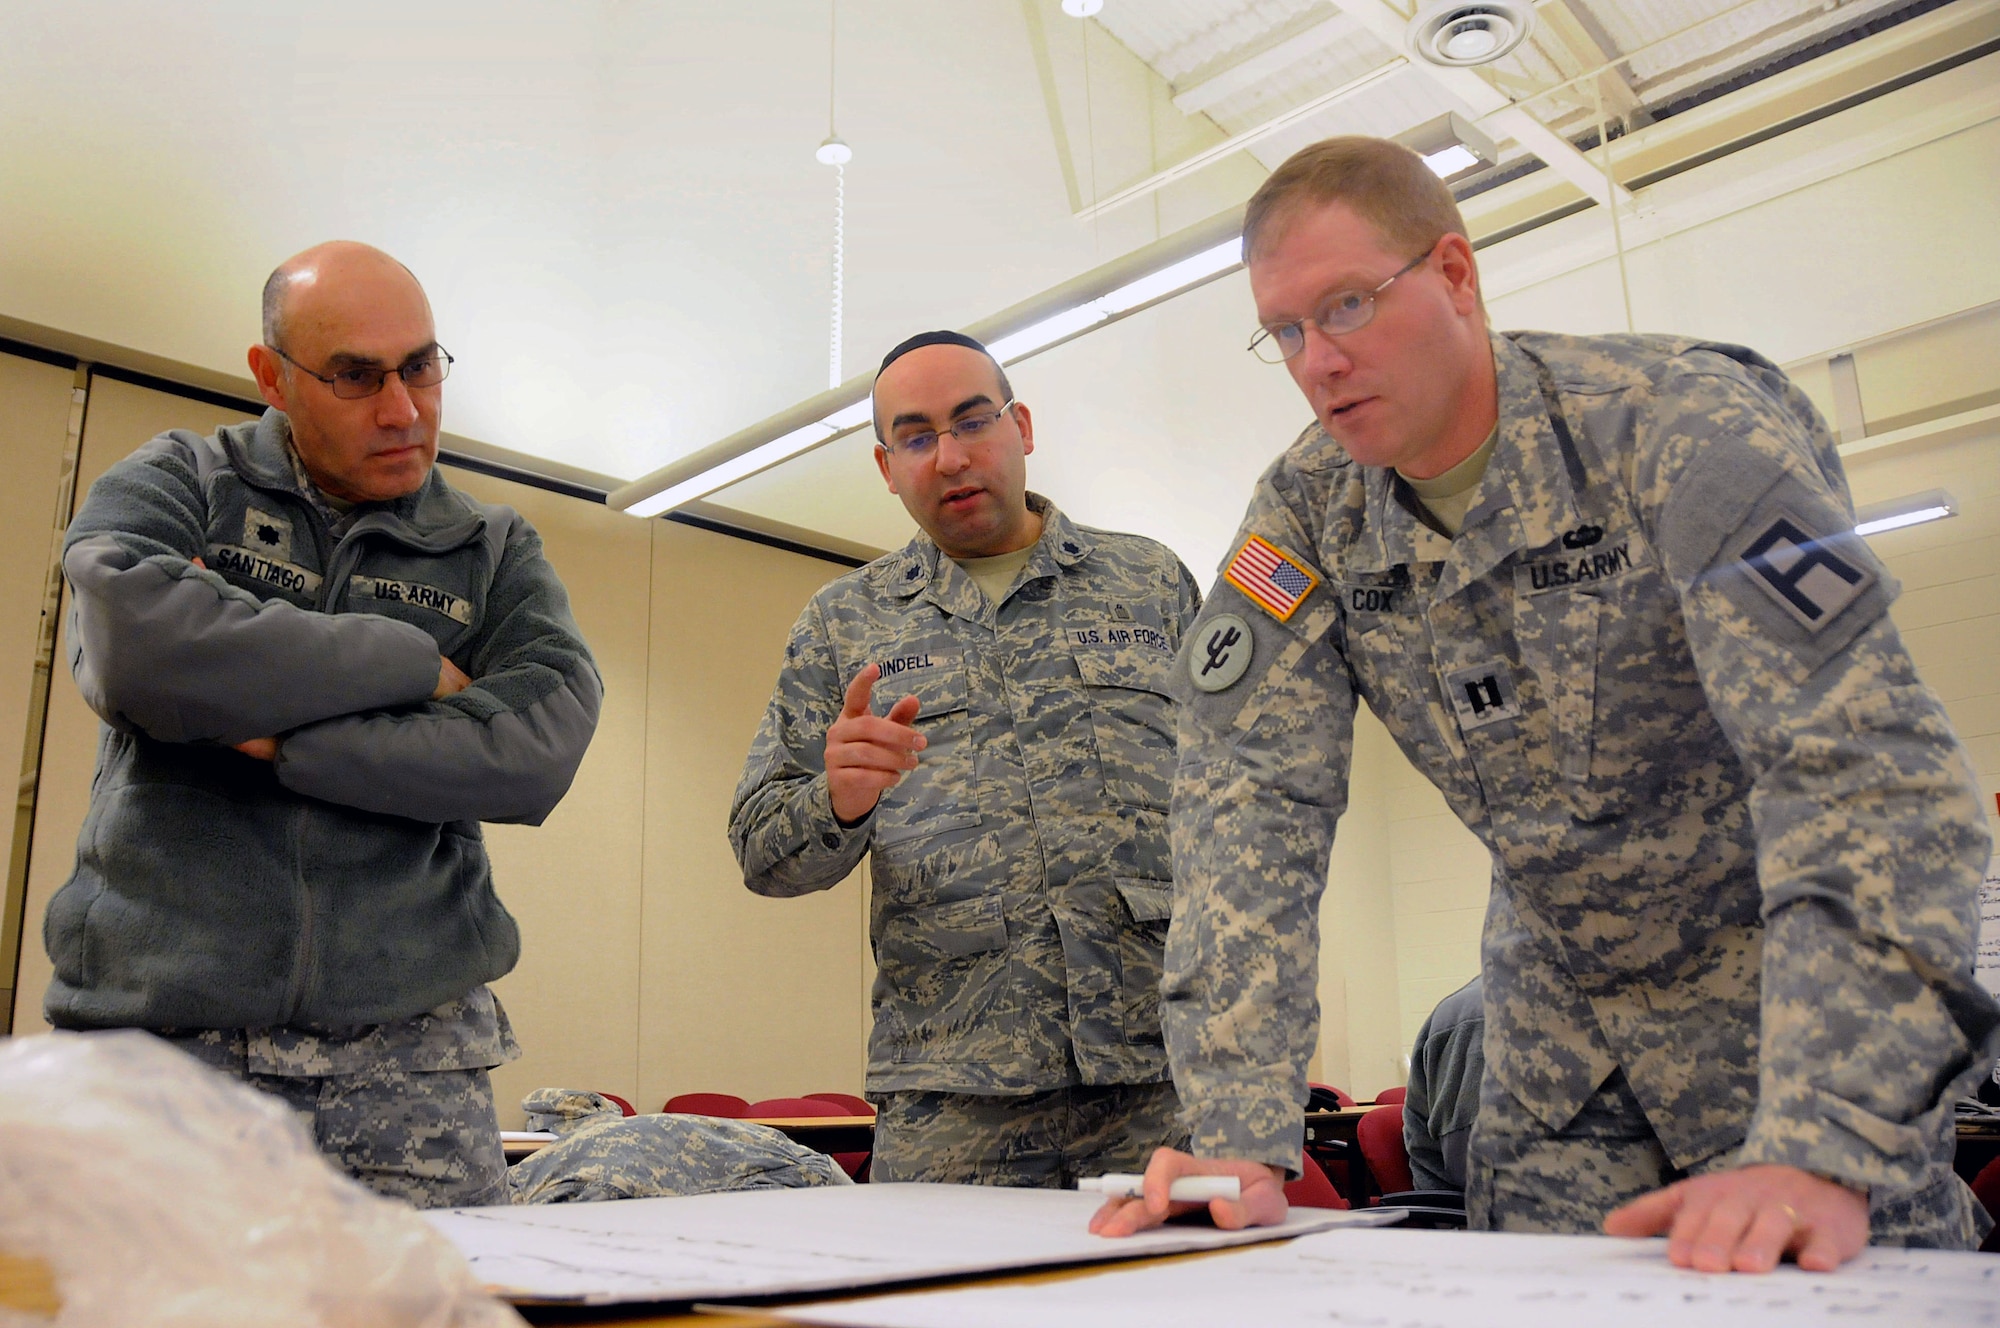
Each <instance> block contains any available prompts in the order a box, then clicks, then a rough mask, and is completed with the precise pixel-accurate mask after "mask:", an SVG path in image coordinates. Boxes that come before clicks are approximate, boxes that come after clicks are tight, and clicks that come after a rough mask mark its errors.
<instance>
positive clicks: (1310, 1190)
mask: <svg viewBox="0 0 2000 1328" xmlns="http://www.w3.org/2000/svg"><path fill="white" fill-rule="evenodd" d="M1285 1202H1286V1203H1288V1204H1290V1205H1291V1206H1292V1207H1294V1208H1345V1207H1347V1206H1348V1205H1347V1200H1345V1199H1343V1198H1341V1197H1340V1191H1339V1190H1336V1189H1334V1188H1333V1182H1332V1181H1330V1180H1328V1179H1327V1178H1326V1173H1325V1172H1324V1171H1321V1170H1320V1169H1319V1163H1317V1162H1315V1161H1313V1160H1312V1155H1311V1154H1310V1153H1301V1154H1300V1155H1299V1178H1298V1179H1297V1180H1294V1181H1287V1182H1286V1183H1285Z"/></svg>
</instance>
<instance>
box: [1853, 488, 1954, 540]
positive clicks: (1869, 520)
mask: <svg viewBox="0 0 2000 1328" xmlns="http://www.w3.org/2000/svg"><path fill="white" fill-rule="evenodd" d="M1957 515H1958V501H1957V500H1956V499H1954V498H1953V497H1952V496H1951V495H1950V494H1948V493H1946V492H1945V491H1944V490H1943V489H1927V490H1925V491H1924V492H1923V493H1913V494H1909V495H1906V496H1905V497H1902V498H1891V499H1889V500H1888V501H1886V502H1880V503H1869V504H1868V505H1867V506H1866V507H1862V508H1860V509H1858V510H1857V511H1856V512H1855V513H1854V518H1855V520H1854V533H1855V534H1857V535H1879V534H1881V533H1882V532H1883V531H1885V530H1901V529H1902V528H1903V527H1904V526H1921V525H1922V524H1924V522H1926V521H1942V520H1944V518H1946V517H1948V516H1957Z"/></svg>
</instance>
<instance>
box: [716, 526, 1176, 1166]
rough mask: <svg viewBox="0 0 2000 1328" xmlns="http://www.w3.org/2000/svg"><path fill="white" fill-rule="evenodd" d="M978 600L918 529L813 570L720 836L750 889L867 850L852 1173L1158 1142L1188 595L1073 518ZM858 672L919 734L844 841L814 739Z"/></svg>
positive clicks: (1132, 546) (1160, 564) (814, 884)
mask: <svg viewBox="0 0 2000 1328" xmlns="http://www.w3.org/2000/svg"><path fill="white" fill-rule="evenodd" d="M1029 503H1030V505H1031V506H1032V507H1033V509H1034V510H1035V511H1037V512H1038V513H1040V515H1041V518H1042V534H1041V538H1040V540H1039V541H1038V542H1037V543H1036V544H1035V545H1034V546H1033V548H1032V552H1031V553H1030V554H1029V556H1028V559H1027V562H1026V565H1025V566H1024V567H1023V569H1022V570H1021V572H1020V574H1019V576H1018V577H1017V578H1016V579H1015V581H1014V583H1013V585H1012V587H1011V590H1008V591H1006V592H1005V593H1004V594H1003V595H1002V596H1001V597H1000V598H999V602H997V603H996V602H994V600H992V599H989V598H988V597H987V595H986V594H984V593H983V592H982V591H981V590H980V588H979V587H978V586H977V585H975V584H974V582H973V580H972V578H971V577H970V576H968V575H967V573H966V571H965V570H964V569H963V568H961V567H960V566H959V565H958V564H957V563H955V562H953V561H952V560H951V559H950V558H948V557H946V556H944V554H943V553H942V552H941V551H940V550H939V549H938V547H937V545H936V544H935V543H933V542H932V541H931V540H930V539H929V538H928V537H927V536H924V535H918V536H917V537H916V538H915V539H913V540H912V541H911V542H910V543H909V544H908V545H907V546H905V547H904V548H903V549H902V550H901V551H900V552H897V553H894V554H891V555H889V556H887V557H884V558H880V559H877V560H876V561H875V562H873V563H870V564H869V565H868V566H866V567H864V568H861V569H859V570H857V571H855V572H851V573H849V574H848V575H846V576H843V577H841V578H839V579H838V580H836V581H834V582H832V583H831V584H830V585H828V586H827V587H826V588H824V589H823V590H821V591H820V592H819V593H818V594H817V595H815V596H814V597H813V599H812V602H811V603H810V604H808V605H807V606H806V609H805V611H804V613H802V614H801V615H800V617H799V620H798V623H797V625H796V626H795V627H794V628H793V629H792V636H791V640H790V642H789V644H788V645H787V647H786V652H785V666H784V671H783V673H782V674H781V675H780V677H779V680H778V685H777V689H776V691H775V692H774V693H773V695H772V698H771V704H770V708H769V709H768V710H767V711H766V712H765V716H764V722H763V725H762V727H761V728H760V729H759V730H758V733H757V738H756V741H755V743H754V744H753V745H752V747H751V750H750V755H749V759H748V761H747V763H746V765H745V768H744V772H743V781H742V783H741V784H740V785H739V786H738V788H737V791H736V802H735V806H734V807H733V808H732V810H731V813H730V822H729V829H730V840H731V842H732V843H733V844H734V845H735V848H736V855H737V858H738V860H739V861H740V862H741V863H742V866H743V875H744V880H745V882H746V883H747V884H748V885H749V887H750V888H751V889H752V890H755V891H757V892H758V893H759V894H766V895H798V894H804V893H806V892H807V891H811V890H824V889H827V888H829V887H831V886H833V885H835V884H836V883H838V882H839V881H840V880H842V879H843V878H844V877H846V876H847V875H848V873H850V872H851V871H853V869H854V867H855V865H856V864H857V863H859V862H860V860H861V858H862V856H863V855H864V854H867V855H869V856H870V874H871V878H872V882H873V890H872V894H871V900H870V908H871V915H870V918H869V936H870V939H871V941H872V943H873V946H874V952H875V961H876V965H877V974H876V980H875V988H874V992H873V995H872V998H871V1002H872V1007H873V1010H874V1016H875V1026H874V1031H873V1033H872V1035H871V1037H870V1041H869V1063H868V1082H867V1087H868V1091H869V1094H870V1096H871V1097H872V1098H874V1099H875V1100H876V1101H877V1102H878V1103H879V1104H880V1105H881V1115H880V1119H879V1121H878V1125H877V1129H876V1149H875V1158H874V1162H873V1164H872V1171H871V1175H872V1176H873V1178H875V1179H878V1180H886V1179H902V1180H910V1179H925V1180H959V1181H974V1182H981V1183H995V1184H1039V1185H1060V1184H1066V1183H1068V1182H1069V1181H1071V1180H1073V1179H1074V1178H1075V1176H1076V1175H1077V1174H1080V1171H1083V1170H1102V1169H1107V1168H1109V1167H1110V1166H1111V1165H1112V1163H1114V1162H1115V1163H1116V1164H1117V1166H1118V1167H1120V1168H1126V1169H1131V1168H1136V1167H1137V1166H1140V1165H1143V1163H1144V1161H1145V1159H1146V1158H1147V1157H1148V1156H1149V1155H1150V1153H1151V1150H1152V1149H1153V1148H1154V1147H1155V1146H1158V1145H1162V1144H1168V1143H1173V1142H1176V1141H1178V1139H1179V1138H1180V1137H1181V1136H1180V1134H1179V1132H1178V1128H1177V1126H1176V1125H1175V1123H1174V1117H1175V1112H1176V1104H1175V1102H1174V1096H1173V1090H1172V1086H1171V1085H1170V1084H1169V1083H1167V1082H1165V1081H1166V1079H1167V1064H1166V1055H1165V1051H1164V1048H1163V1047H1162V1044H1161V1037H1160V1024H1159V980H1160V955H1161V946H1162V943H1163V941H1164V940H1165V937H1166V932H1167V921H1168V917H1169V912H1170V908H1171V894H1172V888H1171V876H1170V872H1169V863H1168V850H1167V842H1166V807H1167V797H1168V791H1169V787H1170V784H1171V780H1172V774H1173V763H1174V733H1173V724H1174V721H1173V713H1172V703H1171V702H1170V701H1169V700H1168V697H1167V691H1168V686H1169V682H1168V675H1169V673H1170V671H1171V668H1172V662H1173V657H1174V650H1175V648H1176V647H1177V646H1178V645H1179V644H1180V638H1181V633H1182V630H1183V629H1184V628H1185V626H1186V625H1187V623H1188V622H1189V621H1191V620H1192V618H1193V616H1194V612H1195V610H1196V608H1197V606H1198V605H1199V602H1200V595H1199V592H1198V591H1197V590H1196V588H1195V586H1194V583H1193V580H1192V578H1190V577H1189V575H1188V573H1187V571H1186V569H1185V568H1183V567H1182V566H1181V565H1180V563H1179V561H1178V560H1177V559H1175V557H1174V556H1173V554H1172V553H1170V552H1169V551H1167V550H1166V549H1165V548H1163V547H1161V546H1160V545H1158V544H1156V543H1154V542H1152V541H1151V540H1146V539H1141V538H1139V537H1137V536H1134V535H1122V534H1114V533H1110V532H1106V531H1099V530H1089V529H1085V528H1083V527H1080V526H1077V525H1073V524H1072V523H1071V522H1070V521H1069V520H1068V519H1067V518H1066V517H1064V516H1063V515H1062V514H1061V513H1060V512H1058V511H1057V510H1056V509H1055V507H1053V506H1052V505H1051V504H1049V503H1048V501H1047V500H1046V499H1043V498H1040V497H1039V496H1036V495H1032V494H1031V495H1029ZM870 663H875V664H879V665H880V666H881V669H882V677H881V680H880V681H879V682H878V683H877V684H876V686H875V702H876V707H877V710H878V713H879V712H886V711H887V710H888V709H889V707H890V706H892V705H893V704H894V703H895V701H896V700H897V699H899V698H901V697H903V696H905V695H914V696H915V697H917V698H918V700H919V702H920V705H921V709H920V710H919V711H918V714H917V718H916V720H915V726H916V728H917V729H918V730H919V731H920V732H921V733H923V735H924V736H925V738H926V740H927V742H928V746H926V747H925V749H924V751H923V752H922V754H921V756H920V758H919V763H918V765H917V768H916V769H915V770H913V771H911V772H910V773H909V774H908V775H906V776H905V777H904V778H903V780H902V782H901V783H899V784H898V785H897V786H896V787H895V788H893V789H890V790H889V791H888V792H886V793H884V794H883V795H882V798H881V801H880V802H878V803H877V804H876V806H875V808H874V810H873V811H872V812H871V813H870V815H869V816H868V817H867V819H865V820H864V821H862V822H861V823H860V824H859V825H856V826H854V827H852V828H849V827H845V826H843V825H841V824H840V822H839V821H838V820H837V819H836V818H835V817H834V814H833V807H832V804H831V802H830V801H829V798H828V793H827V783H826V772H825V742H826V733H827V730H828V729H829V728H830V727H831V726H832V724H833V722H834V720H835V719H836V718H837V717H838V716H839V714H840V709H841V704H842V699H843V694H844V691H845V688H846V686H847V684H848V683H849V682H850V681H851V680H852V679H853V677H854V675H855V674H857V673H859V672H860V671H861V670H862V669H863V668H865V667H866V666H867V665H868V664H870Z"/></svg>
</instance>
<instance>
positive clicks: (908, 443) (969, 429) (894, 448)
mask: <svg viewBox="0 0 2000 1328" xmlns="http://www.w3.org/2000/svg"><path fill="white" fill-rule="evenodd" d="M1013 408H1014V398H1012V397H1008V398H1007V401H1006V404H1005V405H1003V406H1000V407H999V408H998V409H996V410H979V411H974V412H973V413H972V414H970V415H967V416H965V417H963V418H962V419H960V420H959V421H958V422H957V423H956V424H954V425H952V426H951V427H950V428H949V429H945V430H943V431H942V432H944V433H948V434H950V435H951V436H952V437H954V438H956V439H958V441H959V442H961V443H964V444H965V445H966V446H968V447H970V446H972V445H973V444H975V443H977V442H978V441H979V440H980V439H982V438H984V437H985V436H986V431H987V430H988V429H990V428H992V427H993V426H994V425H995V424H997V423H999V421H1000V417H1001V416H1002V415H1005V414H1006V413H1007V412H1008V411H1010V410H1012V409H1013ZM939 432H940V431H939V430H936V429H926V430H924V432H922V433H913V434H911V435H910V436H909V437H908V438H899V439H897V440H896V441H895V442H893V443H882V444H881V445H880V446H881V448H882V450H883V451H884V452H888V453H890V454H892V455H893V454H895V453H897V452H901V453H902V454H903V455H904V456H906V457H911V458H913V459H916V460H922V459H923V458H924V457H927V456H929V455H930V454H931V451H932V449H934V448H935V447H937V445H938V433H939Z"/></svg>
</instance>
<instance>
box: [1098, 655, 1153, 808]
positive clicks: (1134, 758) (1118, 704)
mask: <svg viewBox="0 0 2000 1328" xmlns="http://www.w3.org/2000/svg"><path fill="white" fill-rule="evenodd" d="M1172 668H1173V659H1172V657H1171V656H1168V655H1165V654H1162V653H1160V652H1158V651H1152V650H1142V649H1141V648H1136V647H1135V648H1133V649H1129V650H1105V651H1092V650H1079V651H1077V652H1076V669H1077V673H1078V675H1079V676H1080V677H1081V678H1082V679H1083V685H1084V689H1085V692H1086V694H1087V696H1088V698H1089V703H1090V723H1091V729H1092V732H1093V734H1094V736H1095V738H1096V741H1097V761H1098V766H1099V768H1100V770H1101V771H1102V774H1103V777H1104V790H1105V792H1106V793H1108V794H1110V795H1111V797H1112V798H1114V799H1116V800H1117V801H1119V802H1125V803H1132V804H1135V805H1137V806H1141V807H1151V808H1153V809H1155V810H1157V811H1165V810H1166V809H1167V804H1168V801H1169V799H1170V798H1171V797H1172V793H1173V781H1174V753H1175V751H1176V745H1175V739H1174V703H1173V699H1172V697H1171V696H1170V695H1169V694H1168V691H1167V686H1168V683H1167V679H1168V674H1169V673H1170V671H1171V670H1172Z"/></svg>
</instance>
